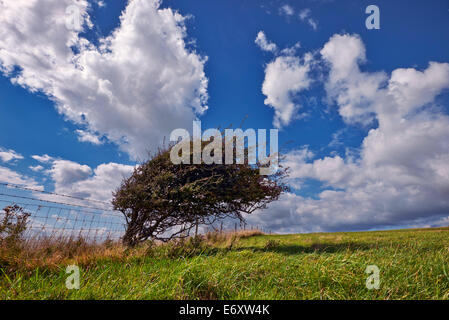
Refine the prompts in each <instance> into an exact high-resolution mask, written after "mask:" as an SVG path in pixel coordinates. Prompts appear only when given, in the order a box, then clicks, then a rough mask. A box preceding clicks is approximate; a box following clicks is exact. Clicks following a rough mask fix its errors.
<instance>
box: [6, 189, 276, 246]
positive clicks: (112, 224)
mask: <svg viewBox="0 0 449 320" xmlns="http://www.w3.org/2000/svg"><path fill="white" fill-rule="evenodd" d="M15 205H17V206H19V207H20V208H21V209H22V210H23V212H25V213H27V214H29V217H28V223H27V228H26V232H25V236H26V237H27V238H29V239H36V238H50V239H79V238H82V239H83V240H86V241H89V242H104V241H106V240H120V239H121V237H122V236H123V235H124V233H125V228H126V224H125V219H124V217H123V215H122V213H121V212H119V211H115V210H113V208H112V205H111V204H110V203H109V202H105V201H100V200H93V199H87V198H82V197H76V196H73V195H64V194H59V193H54V192H48V191H44V190H40V189H35V188H31V187H26V186H19V185H15V184H10V183H1V182H0V221H1V219H2V217H3V215H4V213H5V211H4V208H6V207H9V206H15ZM245 230H248V231H249V230H260V231H262V232H264V233H267V234H271V230H268V229H265V228H264V227H262V226H258V225H248V224H246V223H234V222H232V221H227V222H226V223H225V224H223V222H221V223H219V224H216V225H212V226H209V227H207V228H205V229H203V230H202V232H200V233H207V232H220V233H221V232H232V231H234V232H238V231H245Z"/></svg>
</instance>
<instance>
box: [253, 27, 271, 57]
mask: <svg viewBox="0 0 449 320" xmlns="http://www.w3.org/2000/svg"><path fill="white" fill-rule="evenodd" d="M254 42H255V43H256V44H257V45H258V46H259V48H260V49H262V50H263V51H269V52H276V51H277V46H276V44H275V43H273V42H270V41H268V40H267V37H266V35H265V33H264V32H263V31H259V33H258V34H257V37H256V40H255V41H254Z"/></svg>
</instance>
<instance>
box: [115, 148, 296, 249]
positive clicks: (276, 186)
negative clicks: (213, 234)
mask: <svg viewBox="0 0 449 320" xmlns="http://www.w3.org/2000/svg"><path fill="white" fill-rule="evenodd" d="M191 143H192V142H190V144H191ZM173 147H174V146H173V145H171V146H168V147H166V148H164V149H161V150H159V151H158V152H157V153H156V154H155V155H153V156H151V157H150V160H148V161H146V162H144V163H142V164H141V165H140V166H137V167H136V168H135V169H134V172H133V174H132V175H131V176H130V177H129V178H126V179H124V180H123V181H122V183H121V185H120V187H119V188H118V189H117V190H116V191H115V192H114V194H113V201H112V204H113V206H114V209H116V210H119V211H121V212H122V213H123V214H124V216H125V220H126V232H125V235H124V237H123V242H124V244H126V245H127V246H134V245H136V244H138V243H139V242H142V241H145V240H147V239H153V240H161V241H168V240H170V239H173V238H182V237H188V236H189V235H190V232H191V231H192V229H193V228H195V227H196V226H198V225H210V224H213V223H214V222H215V221H217V220H219V219H224V218H226V217H230V218H237V219H239V220H240V221H241V222H244V217H243V215H242V213H247V214H250V213H252V212H254V211H255V210H257V209H263V208H266V206H267V204H268V203H270V202H272V201H274V200H277V199H278V198H279V196H280V195H281V193H283V192H284V191H286V190H288V187H287V186H286V185H285V184H284V183H283V178H284V177H285V176H286V174H287V169H285V168H283V167H282V166H279V168H278V170H277V172H275V173H273V174H272V175H270V176H263V175H260V174H259V169H260V167H261V165H260V164H259V163H257V164H255V165H251V164H249V163H248V161H247V159H245V161H244V163H243V164H235V163H236V162H234V164H224V163H225V161H224V158H223V161H222V163H223V164H205V163H204V162H202V163H201V164H173V162H172V161H171V159H170V151H171V149H172V148H173ZM203 147H204V144H203ZM223 148H225V146H224V144H223ZM223 150H224V149H223ZM222 154H223V155H224V154H225V152H222ZM245 154H248V148H245ZM234 155H235V153H234ZM192 157H193V155H192V153H191V154H190V158H191V159H192ZM190 163H192V161H190Z"/></svg>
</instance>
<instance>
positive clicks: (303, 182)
mask: <svg viewBox="0 0 449 320" xmlns="http://www.w3.org/2000/svg"><path fill="white" fill-rule="evenodd" d="M148 3H150V4H148ZM148 3H147V4H144V2H143V1H140V0H135V1H130V2H129V3H128V2H126V1H85V0H80V1H71V0H64V1H56V0H54V1H53V0H39V1H38V0H34V1H4V3H3V4H2V5H0V6H2V7H3V8H1V9H2V10H0V11H1V12H2V13H0V25H2V28H1V29H2V31H1V32H0V66H1V70H2V71H3V72H2V75H1V76H0V117H1V119H2V120H3V121H2V128H1V130H2V131H3V133H2V135H1V136H0V148H1V150H0V151H2V152H3V153H0V155H3V156H2V157H1V159H0V160H1V163H0V166H1V168H3V169H2V170H1V171H0V179H1V180H2V181H3V182H11V183H17V184H26V185H31V186H34V187H39V188H45V189H46V190H49V191H57V192H59V193H64V194H72V195H78V196H83V197H90V198H94V199H100V200H108V199H109V198H110V193H111V189H113V188H114V187H115V186H116V185H117V183H119V182H120V179H121V178H122V177H123V176H126V175H127V174H129V173H130V172H131V170H132V166H133V165H134V164H135V163H136V162H138V161H139V160H140V159H142V158H144V157H145V152H146V150H151V149H154V148H156V147H157V145H158V143H160V142H161V141H162V139H163V137H164V136H168V135H169V133H170V132H171V130H172V129H175V128H178V127H180V126H181V127H184V126H186V127H187V128H186V129H190V128H191V121H192V120H193V119H194V118H199V119H200V120H201V121H202V125H203V128H213V127H218V126H221V127H225V126H227V125H229V124H234V125H238V124H240V122H241V121H242V119H244V118H245V117H246V116H248V118H247V119H246V121H245V123H244V128H255V129H258V128H261V129H271V128H274V127H278V128H279V129H280V133H279V140H280V141H279V144H280V145H284V144H285V143H287V142H289V141H290V142H291V143H289V144H288V145H286V146H285V150H284V151H285V153H286V154H287V156H288V157H287V159H288V162H289V164H290V166H291V168H292V171H293V173H292V177H291V180H290V181H289V183H290V184H291V186H292V187H293V191H292V193H290V194H288V195H286V196H285V197H283V198H281V200H280V201H279V202H278V203H276V204H274V205H273V206H272V207H270V208H269V209H267V210H265V211H264V212H261V213H257V214H255V215H254V216H253V217H250V222H252V223H254V224H259V225H264V226H266V227H267V228H270V229H272V230H273V231H279V232H308V231H334V230H360V229H363V230H365V229H380V228H394V227H412V226H433V225H448V224H449V218H448V217H449V202H448V201H449V200H446V199H449V197H448V195H449V186H448V184H447V183H446V182H445V179H446V178H447V177H449V174H448V172H449V167H448V162H447V161H446V160H449V157H448V155H449V150H448V149H449V146H448V142H447V140H445V139H446V138H448V137H449V132H447V130H445V129H444V127H445V124H446V122H447V121H449V120H448V118H447V114H448V111H449V103H448V102H449V94H448V88H449V83H448V82H449V79H446V78H448V75H449V73H448V71H447V70H448V65H447V63H448V62H449V41H448V40H449V39H448V38H449V36H448V33H447V30H449V2H448V1H431V2H424V1H376V2H368V1H318V0H315V1H305V0H304V1H237V0H235V1H177V0H172V1H162V2H161V3H158V2H155V1H149V2H148ZM74 4H75V5H76V6H78V8H79V13H80V19H81V21H82V30H81V29H76V28H75V29H72V30H70V29H67V26H66V25H65V22H66V18H67V12H66V9H67V8H68V7H69V6H73V5H74ZM370 4H375V5H377V6H378V7H379V9H380V30H368V29H367V28H366V27H365V19H366V18H367V16H368V14H366V13H365V8H366V7H367V6H368V5H370ZM124 10H126V12H127V13H124V14H123V17H122V20H120V15H121V14H122V12H123V11H124ZM25 11H26V12H28V13H29V14H28V15H20V12H25ZM49 21H50V22H51V23H49ZM113 32H114V33H113ZM260 32H262V33H260ZM258 35H263V37H264V39H265V40H266V43H267V44H272V48H273V47H275V48H276V50H272V51H267V50H264V49H263V45H260V42H259V44H258V43H256V38H257V37H258ZM107 37H109V38H107ZM86 43H87V44H86ZM105 43H106V45H105ZM298 43H299V44H298ZM295 44H298V45H297V46H296V47H294V46H295ZM102 46H105V48H103V47H102ZM351 46H352V47H351ZM288 48H290V51H288V52H287V51H285V50H284V51H282V50H283V49H288ZM326 48H327V49H326ZM333 48H336V50H334V49H333ZM351 59H352V60H351ZM348 61H349V62H348ZM351 61H352V62H351ZM431 61H433V62H435V63H437V64H435V65H434V66H433V67H430V65H429V62H431ZM346 64H348V65H346ZM75 65H76V66H75ZM345 68H346V69H345ZM407 68H409V69H407ZM279 83H281V85H278V84H279ZM263 88H265V89H263ZM270 99H271V101H277V102H274V103H269V102H267V101H268V100H270ZM409 100H410V101H409ZM288 105H290V106H292V108H293V111H292V112H291V114H289V111H288ZM276 110H277V111H278V113H279V115H280V116H281V117H284V120H285V119H286V120H285V121H283V122H282V121H281V123H280V124H279V123H277V122H276V114H275V111H276ZM392 110H396V111H392ZM401 121H402V122H401ZM278 122H279V121H278ZM447 123H449V122H447ZM440 127H441V130H437V129H436V128H440ZM370 130H371V131H370ZM45 155H48V157H45ZM36 156H37V157H36ZM42 156H44V158H42ZM411 158H413V159H415V160H416V162H413V161H411V160H410V159H411ZM396 178H397V179H396ZM417 203H419V205H417Z"/></svg>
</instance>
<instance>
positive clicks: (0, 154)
mask: <svg viewBox="0 0 449 320" xmlns="http://www.w3.org/2000/svg"><path fill="white" fill-rule="evenodd" d="M0 159H1V160H2V161H3V162H10V161H14V160H21V159H23V156H22V155H21V154H18V153H17V152H15V151H14V150H11V149H9V150H7V149H3V148H0Z"/></svg>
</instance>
